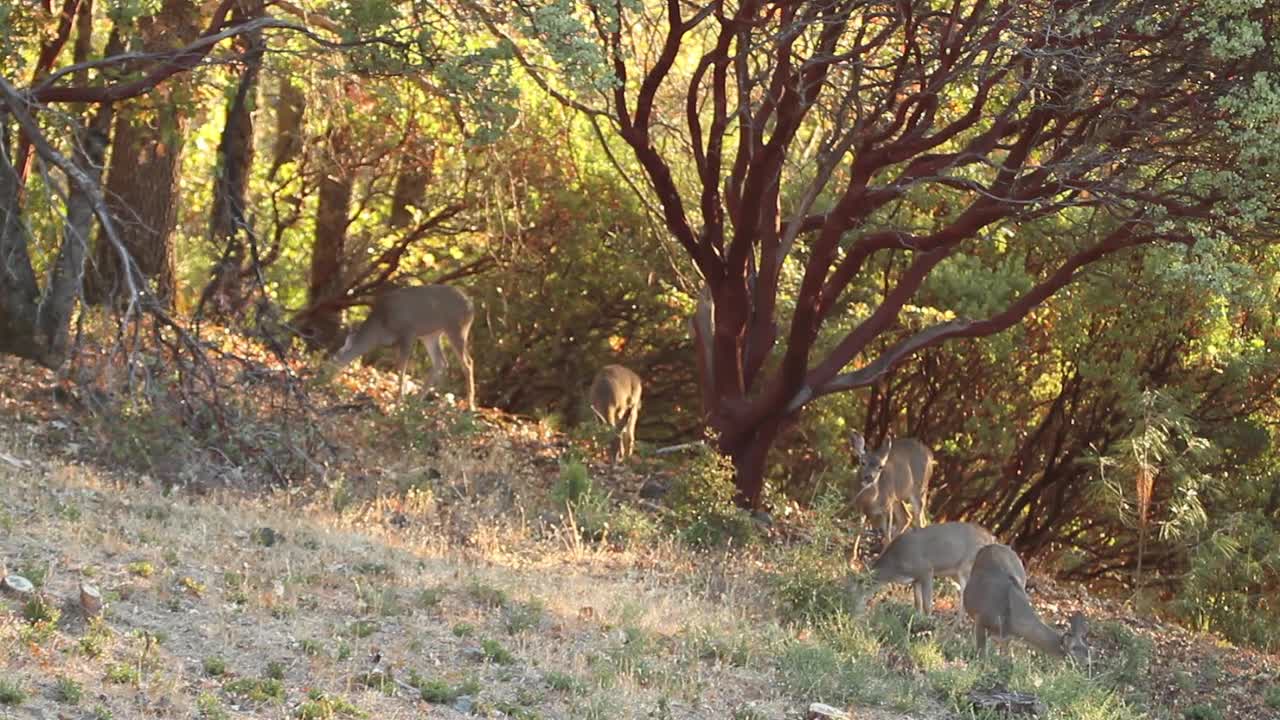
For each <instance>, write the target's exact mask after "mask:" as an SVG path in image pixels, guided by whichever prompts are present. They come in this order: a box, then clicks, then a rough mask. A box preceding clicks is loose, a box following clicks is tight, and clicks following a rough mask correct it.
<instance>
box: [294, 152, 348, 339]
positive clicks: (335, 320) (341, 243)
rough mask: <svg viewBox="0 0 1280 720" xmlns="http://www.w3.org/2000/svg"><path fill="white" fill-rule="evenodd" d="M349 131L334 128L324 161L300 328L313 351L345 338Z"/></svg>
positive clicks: (321, 160) (321, 159)
mask: <svg viewBox="0 0 1280 720" xmlns="http://www.w3.org/2000/svg"><path fill="white" fill-rule="evenodd" d="M347 132H348V131H347V129H346V128H332V127H331V128H330V129H329V132H328V135H327V139H328V147H327V148H326V149H325V152H324V154H323V157H321V158H320V162H321V163H322V167H323V171H322V172H321V175H320V193H319V201H318V204H317V206H316V237H315V244H314V245H313V246H312V249H311V279H310V283H309V285H308V287H307V306H308V308H309V309H310V310H309V311H308V312H307V314H306V317H305V318H304V319H303V321H302V323H301V328H300V329H301V331H302V335H303V338H304V339H305V340H306V342H307V345H308V347H311V348H330V349H331V348H335V347H337V345H338V342H339V340H340V339H341V335H342V308H341V307H340V304H339V303H336V302H334V301H335V300H337V299H338V298H340V297H341V295H342V293H343V292H344V290H345V289H346V288H345V286H344V285H343V281H342V280H343V266H344V264H345V261H346V241H347V224H348V223H349V219H348V214H349V212H350V209H351V192H352V186H353V180H354V179H353V177H352V175H351V173H350V171H349V170H348V169H347V168H346V167H345V166H344V165H343V161H344V160H345V159H346V153H347V145H348V139H347Z"/></svg>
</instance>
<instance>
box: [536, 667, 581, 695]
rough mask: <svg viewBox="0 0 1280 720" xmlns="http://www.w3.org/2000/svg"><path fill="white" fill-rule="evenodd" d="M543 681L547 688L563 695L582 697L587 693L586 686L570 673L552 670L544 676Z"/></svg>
mask: <svg viewBox="0 0 1280 720" xmlns="http://www.w3.org/2000/svg"><path fill="white" fill-rule="evenodd" d="M542 680H543V682H545V683H546V684H547V687H549V688H551V689H552V690H556V691H559V692H562V693H570V694H572V695H582V694H583V693H585V692H586V691H587V686H586V684H585V683H583V682H582V681H581V680H579V679H578V678H576V677H574V676H573V675H570V674H569V673H563V672H558V671H555V670H551V671H549V672H547V674H546V675H543V676H542Z"/></svg>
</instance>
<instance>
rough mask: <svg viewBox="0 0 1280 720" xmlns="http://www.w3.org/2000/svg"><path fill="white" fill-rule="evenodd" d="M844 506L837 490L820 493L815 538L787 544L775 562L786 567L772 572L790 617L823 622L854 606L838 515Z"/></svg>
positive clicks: (774, 585) (815, 511)
mask: <svg viewBox="0 0 1280 720" xmlns="http://www.w3.org/2000/svg"><path fill="white" fill-rule="evenodd" d="M842 506H843V501H842V500H841V498H840V495H839V493H837V492H828V493H825V494H823V495H822V496H820V497H818V498H817V500H816V501H815V502H814V505H813V522H812V529H813V535H812V538H811V539H810V541H809V542H805V543H799V544H797V545H794V546H791V547H788V548H785V549H784V550H782V551H781V557H779V558H778V560H777V562H776V563H774V564H775V565H776V566H777V567H779V568H783V569H782V570H780V571H779V572H778V573H776V574H775V575H773V576H772V578H771V585H772V588H773V594H774V596H775V597H776V598H777V600H778V604H779V606H780V607H781V610H782V617H783V619H784V620H786V621H789V622H796V623H819V622H823V621H825V620H827V619H829V618H831V617H833V616H835V615H837V614H840V613H848V612H852V611H853V609H854V607H853V605H854V600H855V598H854V597H853V593H852V591H851V589H850V583H849V578H848V576H849V563H848V561H847V560H846V559H845V545H846V544H845V541H844V539H845V536H846V532H845V530H844V527H843V524H842V523H841V521H840V520H839V518H838V513H839V511H840V509H841V507H842Z"/></svg>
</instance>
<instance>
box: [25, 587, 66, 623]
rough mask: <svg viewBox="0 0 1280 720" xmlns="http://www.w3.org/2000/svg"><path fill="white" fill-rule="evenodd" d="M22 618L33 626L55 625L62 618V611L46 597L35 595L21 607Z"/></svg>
mask: <svg viewBox="0 0 1280 720" xmlns="http://www.w3.org/2000/svg"><path fill="white" fill-rule="evenodd" d="M22 617H24V618H26V620H27V622H29V623H31V624H33V625H34V624H36V623H49V624H51V625H55V624H57V622H58V620H59V619H60V618H61V617H62V611H61V610H59V609H58V607H57V606H56V605H54V604H53V602H51V601H50V600H49V599H48V598H47V597H45V596H44V595H42V594H37V595H36V596H34V597H32V598H31V599H30V600H28V601H27V602H26V603H25V604H24V605H23V606H22Z"/></svg>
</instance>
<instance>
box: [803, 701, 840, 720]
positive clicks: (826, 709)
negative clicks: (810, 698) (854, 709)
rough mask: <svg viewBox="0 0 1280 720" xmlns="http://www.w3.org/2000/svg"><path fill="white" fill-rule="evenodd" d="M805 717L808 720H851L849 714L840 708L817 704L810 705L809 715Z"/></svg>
mask: <svg viewBox="0 0 1280 720" xmlns="http://www.w3.org/2000/svg"><path fill="white" fill-rule="evenodd" d="M805 717H806V718H807V720H849V713H847V712H845V711H843V710H841V709H839V708H834V707H831V706H830V705H825V704H823V703H818V702H816V703H810V704H809V714H808V715H806V716H805Z"/></svg>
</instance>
